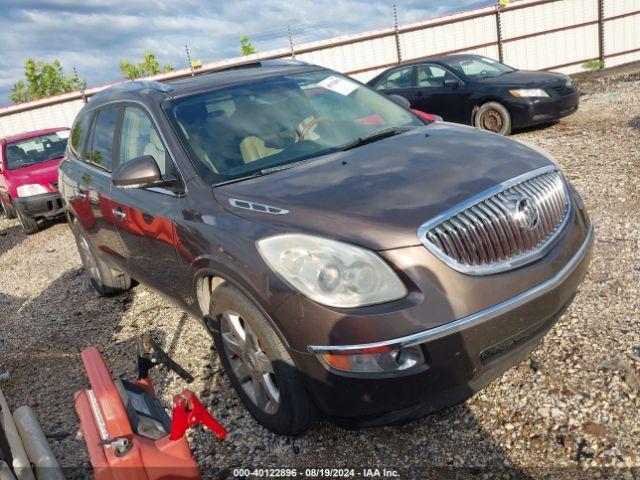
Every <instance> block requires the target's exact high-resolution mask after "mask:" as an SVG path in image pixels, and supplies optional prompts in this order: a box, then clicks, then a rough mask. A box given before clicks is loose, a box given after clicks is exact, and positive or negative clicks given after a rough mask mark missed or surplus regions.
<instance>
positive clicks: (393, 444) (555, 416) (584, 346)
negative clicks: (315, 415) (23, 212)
mask: <svg viewBox="0 0 640 480" xmlns="http://www.w3.org/2000/svg"><path fill="white" fill-rule="evenodd" d="M581 82H582V88H583V91H584V92H585V95H584V96H583V98H582V104H581V107H580V111H579V112H578V113H577V114H575V115H573V116H572V117H570V118H568V119H566V120H563V121H562V122H560V123H559V124H556V125H554V126H550V127H548V128H541V129H535V130H532V131H528V132H521V133H518V134H516V135H515V136H514V138H515V139H517V140H524V141H527V142H530V143H532V144H535V145H537V146H539V147H542V148H543V149H545V150H547V151H548V152H549V153H551V154H552V155H553V156H554V157H555V158H556V159H557V161H558V163H559V164H560V166H561V167H562V169H563V170H564V172H566V174H567V175H568V177H569V178H570V179H571V181H572V182H573V183H574V185H575V186H576V187H577V189H578V190H579V191H580V192H581V193H582V195H583V196H584V199H585V202H586V204H587V206H588V209H589V211H590V214H591V217H592V219H593V222H594V223H595V225H596V232H597V240H596V244H595V250H594V259H593V262H592V266H591V272H590V274H589V275H588V277H587V279H586V281H585V282H584V284H583V285H582V288H581V289H580V292H579V293H578V295H577V297H576V299H575V301H574V303H573V304H572V306H571V307H570V308H569V310H568V311H567V312H566V314H565V315H564V316H563V317H562V319H561V320H560V321H559V322H558V324H557V325H556V326H555V327H554V328H553V329H552V330H551V332H550V333H549V334H548V335H547V336H546V337H545V339H544V340H543V342H542V343H541V345H540V346H539V348H538V349H537V350H536V351H535V352H534V354H533V355H532V357H531V359H530V360H529V361H527V362H524V363H522V364H520V365H518V366H516V367H514V368H512V369H511V370H510V371H508V372H507V373H506V374H505V375H504V376H503V377H502V378H500V379H497V380H496V381H494V382H493V383H492V384H491V385H490V386H489V387H488V388H486V389H485V390H483V391H482V392H480V393H479V394H478V395H476V396H475V397H473V398H472V399H470V400H469V401H467V402H466V403H464V404H462V405H459V406H457V407H455V408H450V409H448V410H446V411H443V412H441V413H438V414H436V415H433V416H430V417H428V418H425V419H422V420H420V421H416V422H413V423H411V424H408V425H405V426H401V427H387V428H377V429H369V430H360V431H346V430H342V429H340V428H338V427H336V426H334V425H332V424H329V423H326V422H324V423H323V422H320V423H318V424H317V425H316V427H315V428H314V429H312V430H311V431H310V432H308V433H307V434H306V435H304V436H302V437H301V438H296V439H291V438H286V437H281V436H277V435H274V434H272V433H270V432H268V431H265V430H264V429H262V428H261V427H260V426H258V425H257V423H256V422H255V421H254V420H253V419H252V418H251V416H250V415H249V414H248V413H247V412H246V410H245V409H244V408H243V407H242V405H241V404H240V401H239V400H238V398H237V397H236V395H235V393H234V392H233V391H232V388H231V386H230V384H229V382H228V381H227V379H226V377H225V376H224V374H223V373H222V372H221V371H220V366H219V364H218V362H217V361H214V360H212V357H211V353H212V352H211V351H210V340H209V338H208V337H207V334H206V333H205V331H204V329H203V328H202V327H201V326H200V325H199V324H198V323H197V322H196V321H195V320H193V319H191V318H188V317H187V316H186V315H185V314H183V313H182V312H181V311H179V310H178V309H176V308H175V307H173V306H172V305H171V304H170V303H168V302H167V301H166V300H164V299H163V298H162V297H161V296H159V295H157V294H155V293H154V292H152V291H150V290H148V289H146V288H144V287H142V286H139V287H137V288H135V289H134V290H133V291H131V292H130V293H128V294H126V295H123V296H121V297H117V298H112V299H102V298H99V297H98V296H97V294H96V293H95V292H94V291H93V290H92V289H91V287H90V286H89V283H88V282H87V280H86V279H85V276H84V275H83V270H82V268H81V264H80V259H79V257H78V254H77V253H76V247H75V244H74V241H73V237H72V235H71V233H70V231H69V229H68V227H67V226H66V224H62V223H59V224H55V225H52V226H50V227H48V228H46V229H45V230H43V231H42V232H40V233H38V234H36V235H33V236H31V237H25V235H24V234H23V233H22V231H21V230H20V228H19V226H18V225H17V223H16V222H14V221H8V220H0V313H1V314H0V372H1V371H3V370H8V371H10V374H11V378H10V380H9V381H8V382H5V383H4V384H2V389H3V390H4V392H5V394H6V395H7V397H8V400H9V403H10V404H11V406H12V407H14V408H15V407H17V406H19V405H21V404H29V405H31V406H33V407H34V408H35V409H36V411H37V413H38V415H39V416H40V420H41V422H42V425H43V428H44V430H45V432H46V434H47V435H48V437H49V439H50V441H51V445H52V447H53V450H54V452H55V454H56V455H57V456H58V458H59V460H60V462H61V464H62V465H63V466H65V467H67V468H69V470H68V472H69V474H70V475H71V474H72V473H77V474H78V475H80V474H79V472H80V471H81V470H80V469H81V468H82V467H83V466H84V467H85V468H86V467H87V462H88V460H87V455H86V450H85V447H84V443H83V441H82V438H81V434H80V433H79V430H78V422H77V420H76V415H75V413H74V410H73V392H74V391H76V390H77V389H79V388H80V387H82V386H84V384H85V377H84V372H83V370H82V366H81V363H80V358H79V352H80V351H81V350H82V349H84V348H85V347H87V346H90V345H95V346H97V347H98V348H100V349H101V351H102V352H103V354H104V355H105V356H106V358H107V359H108V361H109V363H110V364H111V366H112V368H113V370H114V371H115V372H118V373H121V374H133V373H134V363H135V351H134V348H133V345H134V343H135V339H136V336H137V335H139V334H140V333H142V332H153V333H154V334H155V335H156V337H157V338H159V339H160V340H161V341H162V342H163V344H164V346H165V347H166V349H167V351H169V352H170V353H171V354H173V355H175V358H176V359H177V360H178V361H179V362H180V363H182V364H183V365H184V366H185V367H187V369H188V370H190V371H191V372H192V373H194V374H195V375H197V380H196V382H195V383H194V384H193V385H192V388H194V389H195V390H196V391H197V392H198V393H199V394H200V395H201V396H202V398H203V399H204V400H205V401H206V403H207V405H208V406H210V407H211V408H212V409H213V411H214V413H215V414H216V415H217V416H218V417H219V419H220V420H221V421H222V422H223V423H224V424H225V425H226V426H227V427H228V428H229V430H230V434H229V437H228V440H227V441H225V442H223V443H216V442H214V441H213V440H212V437H211V435H209V434H208V433H205V432H202V431H199V430H198V431H196V432H195V433H194V434H192V436H191V441H192V445H193V450H194V453H195V456H196V458H197V460H198V462H199V464H200V466H201V469H202V470H203V472H205V473H206V474H207V475H208V476H211V477H212V478H227V477H229V476H231V473H232V471H233V468H234V467H252V466H254V467H285V466H296V465H297V466H306V467H308V466H314V467H331V466H334V467H337V466H350V467H372V468H373V467H378V468H381V467H387V468H395V469H398V471H399V472H400V476H401V477H402V478H453V477H455V478H466V477H472V478H494V477H495V476H497V475H501V476H502V478H551V477H553V478H569V477H571V478H578V477H581V476H585V477H599V476H602V477H609V478H636V479H637V478H640V448H639V443H640V415H639V413H638V412H639V408H640V380H639V378H640V288H639V285H640V253H639V251H640V180H639V176H640V175H639V173H640V118H639V117H640V68H639V69H638V70H636V71H635V72H634V71H632V70H631V71H630V70H629V69H627V71H625V72H622V73H617V74H615V75H613V76H606V75H602V74H600V75H598V76H597V77H585V78H582V79H581ZM154 378H155V379H156V381H157V385H158V387H159V391H160V393H161V395H162V397H163V399H164V400H165V401H166V402H167V403H169V402H170V399H171V396H172V395H173V394H174V393H176V392H178V391H179V390H180V389H181V388H182V387H183V386H184V384H183V382H182V381H180V380H179V379H177V377H176V376H175V375H173V374H171V373H169V374H167V373H165V372H161V371H157V372H155V374H154Z"/></svg>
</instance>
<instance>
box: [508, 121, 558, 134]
mask: <svg viewBox="0 0 640 480" xmlns="http://www.w3.org/2000/svg"><path fill="white" fill-rule="evenodd" d="M559 123H560V120H557V121H555V122H548V123H541V124H539V125H532V126H530V127H525V128H519V129H517V130H514V131H513V132H512V133H511V134H512V135H518V134H520V133H532V132H538V131H540V130H546V129H547V128H551V127H554V126H556V125H558V124H559Z"/></svg>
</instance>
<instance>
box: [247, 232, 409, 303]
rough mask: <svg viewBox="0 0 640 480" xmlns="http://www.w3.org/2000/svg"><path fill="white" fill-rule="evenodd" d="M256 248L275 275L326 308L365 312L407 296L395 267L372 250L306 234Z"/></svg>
mask: <svg viewBox="0 0 640 480" xmlns="http://www.w3.org/2000/svg"><path fill="white" fill-rule="evenodd" d="M257 245H258V251H259V252H260V255H262V258H264V260H265V261H266V262H267V264H268V265H269V266H270V267H271V268H272V269H273V271H274V272H276V273H277V274H278V275H279V276H280V277H282V278H283V279H284V280H285V281H286V282H287V283H289V284H290V285H291V286H292V287H294V288H295V289H297V290H299V291H300V292H301V293H302V294H303V295H305V296H306V297H308V298H310V299H311V300H314V301H316V302H318V303H321V304H323V305H327V306H330V307H338V308H353V307H362V306H365V305H373V304H376V303H384V302H390V301H392V300H397V299H399V298H402V297H404V296H406V295H407V289H406V288H405V286H404V284H403V283H402V282H401V281H400V279H399V278H398V276H397V275H396V274H395V273H394V271H393V270H392V269H391V267H389V265H387V264H386V263H385V262H384V261H383V260H382V259H381V258H380V257H379V256H378V255H376V254H375V253H373V252H372V251H370V250H366V249H364V248H360V247H356V246H355V245H350V244H348V243H343V242H337V241H335V240H329V239H326V238H321V237H313V236H311V235H302V234H284V235H277V236H274V237H269V238H265V239H263V240H260V241H258V242H257Z"/></svg>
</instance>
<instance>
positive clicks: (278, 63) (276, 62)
mask: <svg viewBox="0 0 640 480" xmlns="http://www.w3.org/2000/svg"><path fill="white" fill-rule="evenodd" d="M295 65H298V66H305V65H311V64H310V63H307V62H302V61H300V60H290V59H287V58H275V59H271V60H256V61H254V62H244V63H237V64H235V65H229V66H228V67H222V68H217V69H215V70H212V71H211V72H210V73H215V72H224V71H227V70H240V69H245V68H265V67H286V66H295Z"/></svg>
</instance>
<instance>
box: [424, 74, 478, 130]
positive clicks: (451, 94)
mask: <svg viewBox="0 0 640 480" xmlns="http://www.w3.org/2000/svg"><path fill="white" fill-rule="evenodd" d="M448 80H456V81H458V84H457V85H445V81H448ZM416 85H417V88H416V91H415V108H417V109H418V110H422V111H424V112H428V113H433V114H435V115H440V116H441V117H442V118H443V119H444V120H446V121H448V122H458V123H468V122H469V118H470V117H471V111H470V108H468V107H467V104H468V100H469V97H470V95H471V92H470V90H469V88H468V87H467V86H466V85H465V84H464V83H463V82H462V81H460V80H459V79H458V78H457V77H456V76H455V75H453V74H452V73H451V72H449V71H448V70H446V69H445V68H444V67H441V66H440V65H436V64H433V63H426V64H424V65H418V66H417V67H416ZM467 110H469V111H468V112H467Z"/></svg>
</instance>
